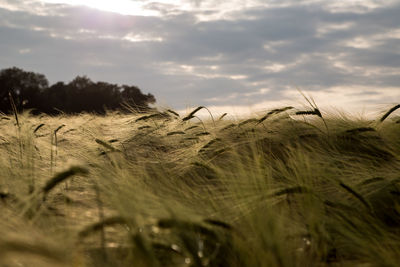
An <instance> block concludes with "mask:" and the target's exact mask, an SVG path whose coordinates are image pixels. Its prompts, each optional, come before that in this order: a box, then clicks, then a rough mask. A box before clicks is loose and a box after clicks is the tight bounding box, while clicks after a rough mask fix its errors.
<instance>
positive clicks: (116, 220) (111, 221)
mask: <svg viewBox="0 0 400 267" xmlns="http://www.w3.org/2000/svg"><path fill="white" fill-rule="evenodd" d="M127 222H128V220H127V219H126V218H124V217H121V216H114V217H109V218H105V219H104V220H102V221H100V222H96V223H94V224H91V225H88V226H86V227H85V228H84V229H82V230H81V231H79V233H78V236H79V238H85V237H87V236H89V235H90V234H92V233H95V232H97V231H100V230H101V229H103V227H106V226H113V225H121V224H122V225H124V224H127Z"/></svg>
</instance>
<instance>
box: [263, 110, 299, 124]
mask: <svg viewBox="0 0 400 267" xmlns="http://www.w3.org/2000/svg"><path fill="white" fill-rule="evenodd" d="M293 108H294V107H292V106H289V107H284V108H277V109H273V110H271V111H270V112H268V113H267V114H266V115H264V116H263V117H262V118H261V119H259V120H258V123H261V122H263V121H265V120H266V119H268V118H269V117H270V116H272V115H274V114H279V113H282V112H284V111H286V110H289V109H293Z"/></svg>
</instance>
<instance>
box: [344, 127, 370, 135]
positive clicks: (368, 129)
mask: <svg viewBox="0 0 400 267" xmlns="http://www.w3.org/2000/svg"><path fill="white" fill-rule="evenodd" d="M364 132H376V130H375V129H374V128H372V127H360V128H354V129H350V130H347V131H346V133H350V134H351V133H364Z"/></svg>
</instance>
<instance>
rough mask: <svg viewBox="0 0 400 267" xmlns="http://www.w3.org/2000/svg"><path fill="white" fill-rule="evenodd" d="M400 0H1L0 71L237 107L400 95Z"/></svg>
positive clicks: (178, 103) (167, 101) (351, 102)
mask: <svg viewBox="0 0 400 267" xmlns="http://www.w3.org/2000/svg"><path fill="white" fill-rule="evenodd" d="M399 14H400V0H342V1H339V0H337V1H335V0H325V1H323V0H225V1H220V0H112V1H111V0H0V69H4V68H8V67H12V66H16V67H19V68H23V69H24V70H29V71H35V72H39V73H43V74H45V75H46V77H47V78H48V79H49V82H50V83H54V82H57V81H65V82H69V81H71V80H72V79H73V78H74V77H76V76H77V75H87V76H88V77H90V78H91V79H92V80H94V81H107V82H112V83H118V84H129V85H137V86H138V87H140V88H141V89H142V91H143V92H145V93H148V92H150V93H152V94H154V95H155V97H156V99H157V101H158V103H159V104H160V105H161V106H168V107H172V108H175V109H185V108H187V107H195V106H198V105H206V106H208V107H211V108H213V109H214V110H220V111H224V110H226V111H231V110H233V111H234V112H236V113H240V112H244V111H256V110H259V109H268V108H273V107H276V106H281V105H286V104H293V101H295V102H296V101H297V102H298V101H299V99H300V98H301V97H300V94H299V92H298V89H300V90H302V91H304V92H306V93H308V94H310V95H311V96H313V98H314V99H315V100H316V102H317V104H320V106H336V107H339V108H343V107H344V108H345V109H349V108H350V107H352V108H353V109H354V108H363V107H364V108H366V109H368V107H370V106H372V105H376V104H378V105H389V106H390V105H391V104H393V103H399V102H400V15H399Z"/></svg>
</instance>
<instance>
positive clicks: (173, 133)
mask: <svg viewBox="0 0 400 267" xmlns="http://www.w3.org/2000/svg"><path fill="white" fill-rule="evenodd" d="M177 134H185V132H182V131H174V132H169V133H167V136H169V135H177Z"/></svg>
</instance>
